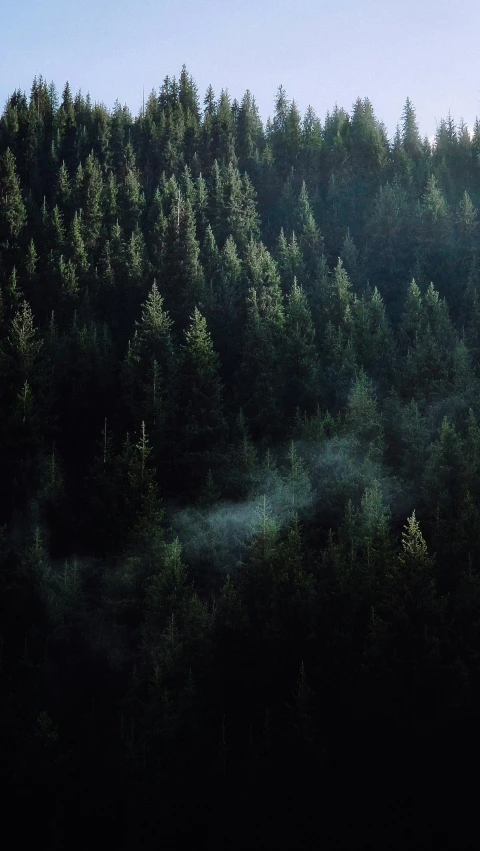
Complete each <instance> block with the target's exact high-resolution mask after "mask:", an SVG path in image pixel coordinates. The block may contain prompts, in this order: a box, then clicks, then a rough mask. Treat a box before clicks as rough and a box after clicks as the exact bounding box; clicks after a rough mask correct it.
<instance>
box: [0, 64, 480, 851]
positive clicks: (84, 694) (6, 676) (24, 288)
mask: <svg viewBox="0 0 480 851" xmlns="http://www.w3.org/2000/svg"><path fill="white" fill-rule="evenodd" d="M479 205H480V124H478V122H477V123H476V124H475V127H474V129H473V133H470V132H469V131H468V129H467V128H466V127H465V126H464V125H463V124H462V123H460V124H456V123H455V121H454V119H453V118H452V117H451V116H450V115H449V116H448V117H447V118H446V119H444V120H442V121H441V122H440V124H439V126H438V130H437V135H436V138H435V141H434V143H433V144H431V143H430V142H429V141H428V140H422V139H421V138H420V135H419V132H418V125H417V121H416V116H415V110H414V107H413V105H412V103H411V102H410V101H409V100H408V99H407V101H406V103H405V108H404V112H403V115H402V116H401V119H400V124H399V127H398V130H397V133H396V135H395V138H394V139H393V140H389V139H388V137H387V134H386V131H385V128H384V126H383V125H382V123H381V121H380V120H379V119H378V118H377V117H376V115H375V113H374V110H373V106H372V104H371V103H370V101H369V100H368V99H366V98H365V99H363V100H362V99H360V98H359V99H358V100H357V101H356V102H355V104H354V105H353V107H352V109H351V111H350V112H349V111H346V110H344V109H343V108H340V107H337V106H336V107H335V108H334V109H333V110H332V111H331V112H330V113H329V114H327V115H326V116H325V117H324V118H323V119H320V118H319V117H318V116H317V115H316V114H315V112H314V110H313V109H312V108H309V109H308V110H307V111H306V113H305V115H304V116H302V115H300V113H299V111H298V109H297V107H296V105H295V102H294V101H292V100H290V99H289V97H288V96H287V93H286V92H285V91H284V89H283V88H282V87H280V88H279V89H278V93H277V97H276V100H275V105H274V113H273V118H272V120H271V121H269V122H267V124H266V126H263V124H262V122H261V120H260V118H259V114H258V110H257V108H256V105H255V99H254V96H253V95H252V93H250V92H248V91H247V92H246V93H245V95H244V97H243V98H242V100H241V102H237V101H232V100H231V99H230V97H229V94H228V92H227V91H222V92H219V93H218V92H217V93H215V92H214V91H213V90H212V89H211V87H210V88H209V89H208V91H207V93H206V95H205V98H204V100H202V99H201V98H200V97H199V94H198V92H197V88H196V85H195V82H194V80H193V79H192V78H191V76H190V75H189V73H188V72H187V70H186V69H185V68H183V69H182V71H181V73H180V76H179V77H178V78H174V77H172V78H169V77H167V78H165V80H164V82H163V84H162V85H161V87H160V88H159V90H158V91H156V90H153V91H152V92H151V94H150V96H149V97H148V98H147V99H146V102H145V106H144V108H143V109H142V111H141V113H140V115H138V116H137V117H133V116H132V115H131V114H130V112H129V111H128V109H127V108H126V107H122V106H121V105H120V103H118V102H117V103H116V104H115V105H114V107H113V109H111V110H108V109H107V108H106V107H104V106H103V105H100V104H93V103H92V102H91V100H90V98H89V97H88V96H86V97H84V96H83V95H82V94H81V93H77V94H74V93H72V92H71V91H70V88H69V86H68V83H67V84H66V86H65V88H64V90H63V92H62V93H61V94H59V93H58V92H57V91H56V89H55V87H54V86H53V84H48V83H47V82H46V81H45V80H43V79H42V78H38V79H35V80H34V82H33V84H32V88H31V92H30V94H29V96H28V97H27V96H26V95H25V94H24V93H22V92H21V91H15V92H13V94H12V95H11V97H10V98H9V99H8V101H7V103H6V105H5V108H4V111H3V114H2V116H1V119H0V332H1V333H0V400H1V406H2V409H1V410H2V417H1V420H0V469H1V477H0V492H1V499H0V524H1V534H0V651H1V657H0V676H1V680H2V691H3V698H2V700H1V702H0V748H1V753H2V762H1V775H2V779H3V780H4V781H5V784H6V785H8V788H9V790H10V794H11V796H12V799H13V800H15V799H16V800H20V799H22V798H26V797H28V806H27V809H28V813H29V819H30V821H31V822H32V824H33V825H34V826H35V835H36V837H37V839H38V838H40V841H43V842H45V843H46V844H47V845H48V847H50V848H59V849H60V848H65V847H68V848H77V847H78V848H84V847H86V843H87V842H89V843H91V841H92V837H93V838H94V839H95V841H96V842H98V843H100V842H103V843H105V842H110V844H111V845H112V847H113V846H114V845H118V843H119V842H120V841H124V840H125V841H127V839H126V838H128V841H129V843H130V845H131V844H132V843H136V845H137V847H143V845H144V844H145V845H146V843H147V842H150V841H151V837H156V838H157V839H158V840H159V841H160V840H162V841H165V842H168V841H171V842H177V843H178V847H183V845H182V843H183V844H185V842H186V843H187V844H188V843H190V847H198V848H200V847H204V844H205V847H222V848H270V847H271V848H283V847H285V848H303V847H305V848H306V847H308V848H310V847H318V845H316V844H315V843H316V842H317V843H318V841H320V840H321V841H323V842H324V843H325V847H327V848H330V847H332V848H333V847H346V845H345V843H347V844H348V843H349V842H352V841H353V840H352V837H357V840H355V841H359V840H358V837H360V836H361V837H362V840H361V841H362V842H363V837H364V836H365V837H366V839H365V842H367V841H370V842H372V843H373V842H375V841H377V840H378V841H380V840H381V839H382V838H383V839H382V841H384V847H390V848H394V847H395V848H396V847H398V848H405V847H413V846H411V845H409V842H410V841H411V835H410V831H411V830H412V826H413V824H414V820H415V818H416V817H417V815H418V813H417V808H418V805H417V804H415V799H416V797H417V796H419V795H420V794H422V795H424V794H426V793H425V790H424V789H423V787H422V783H423V780H422V778H423V777H424V776H426V777H427V778H428V782H427V780H425V784H426V785H427V786H428V787H429V792H430V793H431V794H432V796H433V797H435V795H441V794H442V784H441V783H439V784H438V786H436V787H434V791H432V789H433V786H432V784H433V782H434V779H435V776H436V773H437V772H441V771H442V770H443V771H446V766H449V767H450V766H451V770H452V772H458V771H459V767H460V765H461V755H462V753H463V752H464V750H465V749H467V750H468V751H469V752H471V753H476V752H477V751H476V747H477V736H478V733H477V726H478V722H477V718H478V711H479V709H480V634H479V628H480V572H479V571H480V549H479V546H480V506H479V499H480V423H479V419H480V381H479V379H480V260H479V248H480V232H479V228H478V213H477V210H478V207H479ZM406 776H408V782H407V783H404V782H403V781H404V778H405V777H406ZM455 776H457V775H455ZM461 779H462V778H461V777H460V780H461ZM459 787H461V783H460V781H459ZM443 794H444V795H445V787H444V788H443ZM448 794H449V795H450V792H449V793H448ZM424 800H426V799H424ZM272 801H273V802H274V803H273V804H272ZM450 803H451V801H450ZM419 809H420V811H421V812H422V807H421V806H420V807H419ZM427 809H428V806H427V803H425V810H427ZM332 813H335V817H332ZM337 814H338V818H337ZM350 815H351V819H352V824H350V822H349V819H350ZM422 825H423V826H422V828H421V831H422V830H423V833H422V832H421V831H420V833H419V834H418V836H419V837H420V839H422V837H423V839H424V841H425V842H427V843H428V841H430V840H434V839H435V837H436V836H437V834H436V832H435V831H436V830H437V829H438V831H439V833H438V835H440V834H442V835H443V836H445V835H447V836H448V842H449V843H450V847H462V842H463V839H462V834H461V831H462V830H463V829H464V828H465V825H464V824H456V825H454V826H452V827H451V832H450V833H449V832H448V831H449V829H450V828H449V827H448V826H446V825H445V824H442V825H440V822H439V823H438V825H437V824H436V822H435V820H433V822H430V823H429V819H428V817H427V816H426V814H425V813H423V821H422ZM465 829H466V828H465ZM442 832H443V833H442ZM252 837H254V838H252ZM336 843H337V844H336ZM175 847H176V846H175ZM349 847H352V846H351V845H350V846H349ZM355 847H364V846H363V845H358V846H355ZM365 847H367V846H365ZM368 847H370V846H368ZM424 847H426V846H425V845H424ZM438 847H440V846H438Z"/></svg>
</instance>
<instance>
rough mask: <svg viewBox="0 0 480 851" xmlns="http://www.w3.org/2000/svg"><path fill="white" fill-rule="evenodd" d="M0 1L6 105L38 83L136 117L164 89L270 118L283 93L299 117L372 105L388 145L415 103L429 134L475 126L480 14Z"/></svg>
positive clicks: (223, 3) (352, 3) (259, 3)
mask: <svg viewBox="0 0 480 851" xmlns="http://www.w3.org/2000/svg"><path fill="white" fill-rule="evenodd" d="M456 7H457V11H454V8H453V2H452V0H448V1H447V0H397V2H393V0H316V2H315V0H296V2H293V0H178V2H177V3H176V4H175V3H174V2H173V0H170V2H165V0H137V1H136V2H135V0H130V2H126V0H97V2H94V0H80V2H79V1H78V0H0V107H1V108H3V106H4V104H5V100H6V98H7V96H8V95H9V94H11V93H12V91H13V90H14V89H15V88H17V87H20V88H21V89H23V90H25V91H27V92H29V90H30V86H31V83H32V80H33V77H34V76H35V74H36V75H40V74H42V75H43V77H44V78H46V79H47V80H48V81H50V80H53V81H54V82H55V84H56V87H57V89H58V90H59V91H61V90H62V88H63V85H64V83H65V81H66V80H67V79H68V80H69V82H70V85H71V88H72V89H73V91H77V90H78V89H79V88H80V89H81V90H82V92H83V93H84V94H86V93H87V91H89V92H90V95H91V97H92V100H93V101H102V102H104V103H105V104H106V105H107V106H108V107H111V106H112V105H113V103H114V101H115V99H116V98H117V97H118V99H119V100H120V101H121V102H122V103H127V104H128V106H129V107H130V109H131V110H132V112H133V113H134V115H135V114H137V112H138V110H139V108H140V106H141V102H142V88H143V87H145V95H146V96H147V95H148V93H149V92H150V90H151V89H152V87H155V88H157V89H158V87H159V86H160V84H161V83H162V81H163V78H164V77H165V76H166V75H167V74H168V75H170V76H173V75H177V76H178V74H179V73H180V69H181V66H182V64H183V63H185V64H186V65H187V68H188V70H189V71H190V73H191V74H193V76H194V78H195V80H196V82H197V84H198V88H199V94H200V97H201V100H202V101H203V96H204V93H205V90H206V88H207V86H208V84H209V83H212V85H213V88H214V90H215V92H216V93H217V94H218V93H219V92H220V89H221V88H222V87H224V88H228V90H229V92H230V94H231V96H232V98H233V97H237V98H238V99H240V98H241V96H242V94H243V93H244V91H245V90H246V89H247V88H249V89H250V90H251V91H252V92H253V94H254V95H255V97H256V100H257V103H258V106H259V109H260V114H261V116H262V118H263V120H264V121H265V119H266V118H267V116H268V115H269V114H271V113H272V110H273V103H274V98H275V92H276V90H277V87H278V85H279V84H280V83H281V84H282V85H283V86H284V87H285V88H286V90H287V95H288V96H289V97H290V98H292V99H293V98H294V99H295V100H296V102H297V104H298V106H299V108H300V110H301V111H302V112H303V111H304V110H305V108H306V106H307V105H308V104H309V103H311V104H312V106H313V107H314V109H315V110H316V112H317V113H318V115H319V116H320V118H322V119H323V117H324V115H325V112H326V111H327V110H329V109H331V108H332V107H333V106H334V104H335V103H338V104H339V106H344V107H345V108H347V109H349V110H350V108H351V106H352V103H353V102H354V100H355V99H356V98H357V96H359V95H360V96H361V97H365V96H366V97H369V98H370V100H371V101H372V103H373V106H374V109H375V112H376V114H377V116H378V117H379V118H380V119H381V120H383V121H384V123H385V124H386V126H387V130H388V132H389V134H390V135H393V133H394V131H395V126H396V124H397V122H398V121H399V120H400V116H401V112H402V108H403V104H404V102H405V99H406V97H407V96H408V97H410V99H411V100H412V101H413V103H414V106H415V108H416V110H417V117H418V120H419V124H420V131H421V133H422V135H428V136H430V137H431V136H433V134H434V133H435V128H436V124H437V122H438V120H439V119H440V118H441V117H446V116H447V113H448V111H449V110H451V113H452V115H453V117H454V118H455V119H456V120H457V121H458V120H459V119H460V118H464V120H465V121H466V123H467V124H468V125H469V127H472V125H473V123H474V120H475V117H476V116H477V115H479V116H480V73H479V72H480V67H479V62H478V53H479V51H478V46H477V45H478V35H479V32H480V3H478V2H474V0H458V3H457V4H456Z"/></svg>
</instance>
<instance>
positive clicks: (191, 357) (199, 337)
mask: <svg viewBox="0 0 480 851" xmlns="http://www.w3.org/2000/svg"><path fill="white" fill-rule="evenodd" d="M181 376H182V384H181V390H180V397H181V411H182V414H181V416H182V420H183V430H184V439H185V445H186V448H187V451H190V452H202V451H205V450H207V449H211V448H213V447H214V446H215V445H216V444H217V443H218V441H219V440H221V438H222V436H223V432H224V419H223V403H222V384H221V380H220V374H219V361H218V355H217V353H216V352H215V351H214V348H213V344H212V339H211V336H210V333H209V332H208V330H207V323H206V320H205V318H204V317H203V316H202V314H201V313H200V311H199V310H198V308H195V310H194V313H193V316H192V317H191V324H190V327H189V328H188V329H187V330H186V331H185V343H184V346H183V350H182V357H181Z"/></svg>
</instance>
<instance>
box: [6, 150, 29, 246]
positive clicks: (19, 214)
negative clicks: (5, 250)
mask: <svg viewBox="0 0 480 851" xmlns="http://www.w3.org/2000/svg"><path fill="white" fill-rule="evenodd" d="M0 200H1V207H0V241H1V242H2V244H3V245H4V247H6V246H7V245H8V244H9V242H11V243H13V242H15V241H16V240H17V239H18V236H19V234H20V233H21V231H22V229H23V228H24V226H25V223H26V210H25V204H24V202H23V199H22V192H21V189H20V181H19V178H18V175H17V172H16V164H15V157H14V155H13V154H12V152H11V150H10V148H7V150H6V151H5V153H3V154H2V155H1V157H0Z"/></svg>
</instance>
